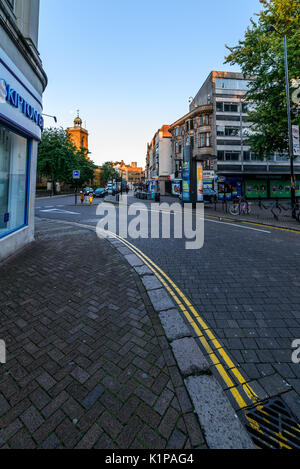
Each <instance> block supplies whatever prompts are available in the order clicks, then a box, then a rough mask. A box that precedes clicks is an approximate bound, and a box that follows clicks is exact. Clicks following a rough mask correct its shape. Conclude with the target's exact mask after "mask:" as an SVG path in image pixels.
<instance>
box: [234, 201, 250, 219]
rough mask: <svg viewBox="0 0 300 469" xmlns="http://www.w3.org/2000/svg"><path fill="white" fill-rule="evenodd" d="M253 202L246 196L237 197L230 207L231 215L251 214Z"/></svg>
mask: <svg viewBox="0 0 300 469" xmlns="http://www.w3.org/2000/svg"><path fill="white" fill-rule="evenodd" d="M251 205H252V204H251V202H248V200H246V199H244V198H238V199H235V200H234V201H233V203H232V205H231V206H230V207H229V213H230V214H231V215H234V216H236V215H242V214H245V215H250V213H251Z"/></svg>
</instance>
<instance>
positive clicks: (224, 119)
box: [216, 114, 247, 122]
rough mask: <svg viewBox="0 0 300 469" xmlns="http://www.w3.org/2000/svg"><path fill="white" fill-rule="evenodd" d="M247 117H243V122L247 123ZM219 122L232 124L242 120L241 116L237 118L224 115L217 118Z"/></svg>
mask: <svg viewBox="0 0 300 469" xmlns="http://www.w3.org/2000/svg"><path fill="white" fill-rule="evenodd" d="M246 119H247V117H243V121H244V122H246ZM216 120H217V121H230V122H238V121H240V120H241V118H240V116H239V115H236V116H227V115H225V114H223V115H222V116H217V117H216Z"/></svg>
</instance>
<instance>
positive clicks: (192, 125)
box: [190, 120, 194, 130]
mask: <svg viewBox="0 0 300 469" xmlns="http://www.w3.org/2000/svg"><path fill="white" fill-rule="evenodd" d="M190 130H194V121H193V120H191V121H190Z"/></svg>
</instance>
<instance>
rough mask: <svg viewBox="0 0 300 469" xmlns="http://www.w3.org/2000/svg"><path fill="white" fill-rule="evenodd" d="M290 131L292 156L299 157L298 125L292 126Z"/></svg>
mask: <svg viewBox="0 0 300 469" xmlns="http://www.w3.org/2000/svg"><path fill="white" fill-rule="evenodd" d="M292 131H293V155H294V156H300V145H299V125H293V126H292Z"/></svg>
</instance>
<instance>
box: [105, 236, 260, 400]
mask: <svg viewBox="0 0 300 469" xmlns="http://www.w3.org/2000/svg"><path fill="white" fill-rule="evenodd" d="M113 237H114V238H116V239H118V240H119V241H120V242H122V243H123V244H124V245H126V246H127V247H128V248H129V249H130V250H131V251H133V252H134V253H135V254H136V255H137V256H138V257H139V258H140V259H141V260H143V262H144V263H145V264H146V265H147V266H148V267H149V269H150V270H151V271H152V272H153V273H154V275H155V276H156V277H157V278H158V279H159V280H160V282H161V283H162V285H163V286H164V287H165V288H166V290H167V291H168V292H169V293H170V294H171V296H172V297H173V298H174V300H175V301H176V303H177V304H178V306H179V307H180V309H181V310H182V312H183V313H184V315H185V316H186V318H187V320H188V321H189V323H190V324H191V325H192V327H193V329H194V330H195V332H196V333H197V336H198V338H199V340H200V342H201V343H202V345H203V347H204V348H205V350H206V352H207V353H208V355H209V357H210V358H211V360H212V362H213V364H214V365H215V366H216V368H217V370H218V372H219V374H220V375H221V377H222V379H223V380H224V382H225V383H226V384H227V385H228V387H229V388H230V391H231V393H232V395H233V397H234V399H235V400H236V402H237V403H238V405H239V406H240V408H245V407H247V404H246V403H245V401H244V399H243V398H242V396H241V395H240V393H239V392H238V390H237V389H236V387H235V385H234V383H233V382H232V380H231V378H230V377H229V375H228V373H227V372H226V371H225V369H224V367H223V366H222V365H221V364H220V360H219V359H218V358H217V356H216V354H215V353H214V352H213V350H212V348H211V346H210V345H209V343H208V342H207V340H206V339H205V337H204V335H203V333H202V332H201V330H200V329H199V327H198V326H197V325H196V323H195V321H194V320H193V319H192V317H191V315H190V314H189V313H188V311H187V309H186V307H185V306H184V305H183V303H182V301H181V300H180V299H179V298H178V297H177V295H176V294H175V293H174V291H172V289H171V288H170V287H169V285H168V284H167V283H166V281H165V280H164V278H165V279H166V280H167V281H168V282H169V284H170V285H171V286H172V287H173V289H174V290H175V291H176V292H177V293H178V295H179V296H180V297H181V298H182V300H183V301H184V303H185V304H186V306H187V307H188V308H189V309H190V311H191V313H192V314H193V315H194V317H195V319H196V321H197V322H198V323H199V325H200V326H201V327H202V329H203V332H205V333H206V335H207V336H208V337H209V339H211V341H212V344H213V345H214V346H215V345H217V347H216V351H217V352H219V353H220V355H221V356H222V358H223V359H224V361H225V362H226V364H227V365H228V366H229V368H231V371H232V372H233V374H234V375H235V377H236V378H237V380H238V381H239V383H240V384H241V385H242V388H243V389H244V391H245V393H246V395H247V396H248V397H249V399H250V400H251V401H252V402H253V403H257V401H258V397H257V396H256V394H255V392H254V391H253V390H252V389H251V388H250V386H249V385H247V384H246V380H245V379H244V377H243V376H242V375H241V373H240V372H239V371H238V369H237V368H236V367H235V365H234V363H233V362H232V360H231V359H230V358H229V356H228V355H227V353H226V352H225V350H224V349H223V347H222V346H221V345H220V343H219V341H218V340H217V338H216V337H215V336H214V334H213V333H212V331H211V330H210V329H209V327H208V326H207V324H206V323H205V321H203V319H202V318H201V317H200V316H199V314H198V312H197V311H196V310H195V308H194V307H193V306H192V305H191V303H190V301H189V300H188V299H187V298H186V296H185V295H184V294H183V293H182V291H181V290H180V289H179V288H178V286H177V285H175V283H174V282H173V281H172V280H171V279H170V277H168V275H167V274H166V273H165V272H164V271H163V270H162V269H161V268H160V267H158V266H157V265H156V264H155V263H154V262H153V261H152V260H151V259H150V258H149V257H147V256H146V255H145V254H144V253H143V252H142V251H141V250H140V249H138V248H137V247H136V246H134V245H132V244H131V243H130V242H129V241H127V240H125V239H123V238H121V237H120V236H118V235H114V234H113ZM163 277H164V278H163ZM195 326H196V327H195Z"/></svg>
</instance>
